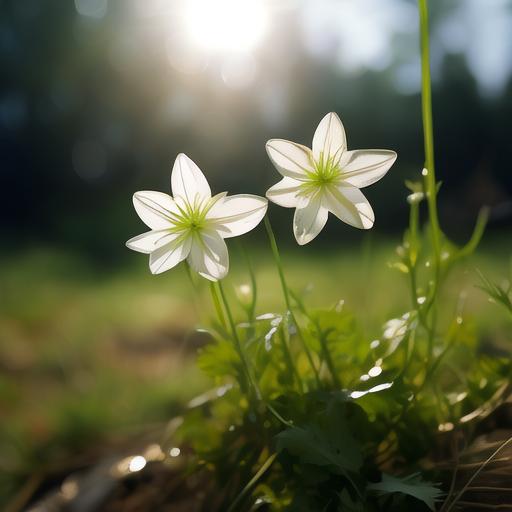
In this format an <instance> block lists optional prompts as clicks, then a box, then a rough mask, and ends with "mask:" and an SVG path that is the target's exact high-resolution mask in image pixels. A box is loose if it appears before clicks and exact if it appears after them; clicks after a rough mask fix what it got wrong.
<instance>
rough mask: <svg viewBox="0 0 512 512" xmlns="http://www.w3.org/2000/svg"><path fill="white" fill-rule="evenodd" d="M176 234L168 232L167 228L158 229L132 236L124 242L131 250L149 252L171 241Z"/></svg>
mask: <svg viewBox="0 0 512 512" xmlns="http://www.w3.org/2000/svg"><path fill="white" fill-rule="evenodd" d="M177 236H178V235H177V234H176V233H170V232H169V230H167V229H160V230H157V231H148V232H147V233H142V235H138V236H134V237H133V238H130V240H128V242H126V247H128V248H129V249H132V250H133V251H137V252H142V253H144V254H150V253H152V252H153V251H154V250H155V249H158V248H159V247H162V245H165V244H168V243H169V242H172V241H173V240H174V239H175V238H176V237H177Z"/></svg>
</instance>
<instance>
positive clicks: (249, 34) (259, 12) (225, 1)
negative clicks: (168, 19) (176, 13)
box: [185, 0, 267, 52]
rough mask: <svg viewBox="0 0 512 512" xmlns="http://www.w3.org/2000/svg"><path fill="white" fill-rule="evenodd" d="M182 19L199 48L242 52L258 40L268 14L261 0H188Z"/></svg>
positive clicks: (263, 30)
mask: <svg viewBox="0 0 512 512" xmlns="http://www.w3.org/2000/svg"><path fill="white" fill-rule="evenodd" d="M185 22H186V24H187V28H188V32H189V34H190V37H191V39H192V40H193V42H194V43H195V44H196V45H198V46H199V47H201V48H202V49H204V50H208V51H217V52H219V51H220V52H244V51H249V50H251V49H253V48H254V47H255V46H256V45H257V44H258V43H259V42H260V41H261V38H262V37H263V34H264V32H265V27H266V22H267V16H266V12H265V8H264V5H263V1H262V0H188V1H187V2H186V5H185Z"/></svg>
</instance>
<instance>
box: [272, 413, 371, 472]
mask: <svg viewBox="0 0 512 512" xmlns="http://www.w3.org/2000/svg"><path fill="white" fill-rule="evenodd" d="M344 412H345V408H344V407H343V406H338V407H336V408H334V407H332V408H330V410H329V413H328V414H325V415H323V416H321V417H320V418H319V421H318V422H316V423H314V424H309V425H305V426H303V427H299V426H297V427H291V428H288V429H286V430H285V431H283V432H281V433H280V434H278V435H277V449H278V450H279V451H282V450H287V451H288V452H289V453H291V454H292V455H295V456H297V457H298V458H299V459H300V460H301V461H302V462H303V463H305V464H313V465H316V466H327V467H329V469H330V470H331V471H332V472H334V473H336V474H345V473H346V472H347V471H358V470H359V469H360V468H361V466H362V464H363V458H362V455H361V450H360V448H359V444H358V442H357V441H356V440H355V438H354V436H353V435H352V432H351V431H350V429H349V426H348V424H347V420H346V418H345V415H344ZM322 420H323V421H322Z"/></svg>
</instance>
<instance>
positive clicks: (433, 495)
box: [368, 473, 442, 510]
mask: <svg viewBox="0 0 512 512" xmlns="http://www.w3.org/2000/svg"><path fill="white" fill-rule="evenodd" d="M368 489H369V490H371V491H376V492H377V493H378V494H383V495H386V494H394V493H401V494H405V495H407V496H412V497H413V498H416V499H417V500H419V501H422V502H423V503H425V505H427V507H428V508H429V509H430V510H435V503H436V501H437V500H439V498H440V497H441V496H442V492H441V491H440V490H439V488H438V487H436V486H435V485H433V484H431V483H429V482H425V481H423V480H422V478H421V476H420V475H419V474H418V473H416V474H413V475H409V476H407V477H404V478H397V477H394V476H391V475H388V474H386V473H384V474H383V475H382V480H381V481H380V482H378V483H372V484H370V485H369V486H368Z"/></svg>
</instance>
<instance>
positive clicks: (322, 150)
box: [266, 112, 397, 245]
mask: <svg viewBox="0 0 512 512" xmlns="http://www.w3.org/2000/svg"><path fill="white" fill-rule="evenodd" d="M266 147H267V153H268V156H269V157H270V159H271V160H272V162H273V164H274V165H275V167H276V169H277V170H278V171H279V172H280V173H281V174H282V175H283V179H282V180H281V181H280V182H279V183H277V184H276V185H274V186H273V187H271V188H270V189H269V190H268V191H267V197H268V198H269V199H270V200H271V201H273V202H274V203H276V204H278V205H280V206H284V207H286V208H296V210H295V217H294V220H293V231H294V233H295V238H296V239H297V242H298V243H299V244H300V245H304V244H307V243H308V242H311V240H313V238H315V237H316V236H317V235H318V233H320V231H321V230H322V228H323V227H324V226H325V223H326V222H327V216H328V214H329V212H331V213H333V214H334V215H335V216H336V217H338V219H340V220H342V221H343V222H346V223H347V224H350V225H351V226H354V227H356V228H360V229H369V228H371V227H372V226H373V222H374V220H375V217H374V214H373V210H372V207H371V206H370V203H369V202H368V200H367V199H366V197H365V196H364V195H363V194H362V192H361V191H360V190H359V189H360V188H363V187H367V186H368V185H371V184H372V183H375V182H376V181H377V180H379V179H380V178H382V176H384V174H386V172H387V171H388V169H389V168H390V167H391V166H392V165H393V163H394V161H395V160H396V156H397V155H396V153H395V152H394V151H387V150H383V149H362V150H355V151H348V150H347V140H346V137H345V130H344V128H343V125H342V124H341V121H340V119H339V117H338V116H337V115H336V114H335V113H332V112H331V113H330V114H327V115H326V116H325V117H324V118H323V119H322V120H321V121H320V124H319V125H318V128H317V129H316V131H315V134H314V136H313V150H310V149H309V148H307V147H305V146H302V145H301V144H296V143H295V142H289V141H287V140H281V139H272V140H269V141H268V142H267V146H266Z"/></svg>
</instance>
